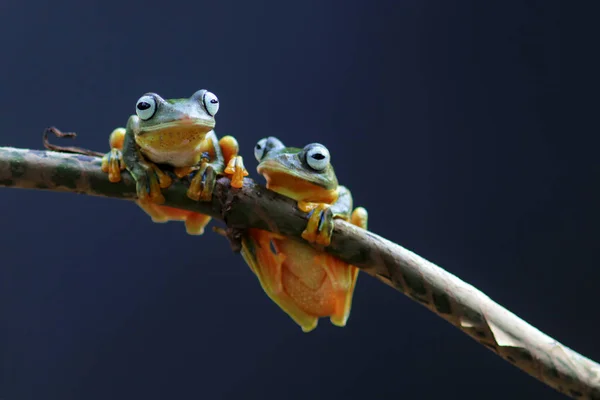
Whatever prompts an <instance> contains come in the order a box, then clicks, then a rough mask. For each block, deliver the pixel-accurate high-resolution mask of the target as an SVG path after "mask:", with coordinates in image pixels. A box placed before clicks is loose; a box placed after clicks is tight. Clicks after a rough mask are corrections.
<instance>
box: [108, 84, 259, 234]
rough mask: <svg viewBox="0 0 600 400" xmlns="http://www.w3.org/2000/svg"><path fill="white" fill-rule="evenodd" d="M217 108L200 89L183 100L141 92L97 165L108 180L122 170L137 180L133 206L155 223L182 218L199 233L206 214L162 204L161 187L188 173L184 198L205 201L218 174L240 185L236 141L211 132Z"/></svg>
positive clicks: (210, 95) (242, 170)
mask: <svg viewBox="0 0 600 400" xmlns="http://www.w3.org/2000/svg"><path fill="white" fill-rule="evenodd" d="M218 110H219V100H218V99H217V96H215V95H214V94H213V93H211V92H209V91H207V90H205V89H202V90H198V91H197V92H196V93H194V94H193V95H192V96H191V97H190V98H187V99H172V100H165V99H163V98H162V97H160V96H159V95H158V94H156V93H146V94H145V95H143V96H142V97H140V99H139V100H138V101H137V104H136V109H135V111H136V114H135V115H131V116H130V117H129V120H128V121H127V126H126V128H117V129H115V130H114V131H113V132H112V134H111V135H110V147H111V150H110V152H109V153H107V154H106V155H105V156H104V157H103V159H102V170H103V171H104V172H106V173H108V178H109V180H110V181H111V182H119V181H120V180H121V171H122V170H124V169H127V170H128V171H129V173H131V175H132V176H133V178H134V179H135V182H136V188H137V196H138V200H137V203H138V205H139V206H140V207H141V208H142V209H143V210H144V211H145V212H146V213H147V214H149V215H150V217H152V220H153V221H154V222H167V221H175V220H180V221H181V220H182V221H185V225H186V230H187V232H188V233H189V234H192V235H200V234H202V233H203V232H204V227H205V226H206V224H208V222H209V221H210V217H209V216H207V215H203V214H199V213H196V212H192V211H186V210H179V209H175V208H171V207H167V206H161V204H163V203H164V202H165V198H164V196H163V194H162V192H161V189H163V188H168V187H169V186H170V185H171V183H172V180H173V178H172V176H173V177H175V176H176V177H178V178H180V179H181V178H184V177H190V178H191V181H190V186H189V189H188V192H187V195H188V197H189V198H191V199H193V200H196V201H198V200H199V201H210V200H211V198H212V193H213V188H214V186H215V183H216V179H217V177H218V175H230V176H231V186H232V187H236V188H240V187H242V182H243V178H244V176H247V175H248V172H247V171H246V170H245V168H244V165H243V161H242V158H241V156H238V151H239V146H238V143H237V140H236V139H235V138H234V137H232V136H224V137H223V138H222V139H221V140H217V136H216V134H215V133H214V131H213V128H214V127H215V115H216V114H217V111H218Z"/></svg>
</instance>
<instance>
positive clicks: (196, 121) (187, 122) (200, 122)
mask: <svg viewBox="0 0 600 400" xmlns="http://www.w3.org/2000/svg"><path fill="white" fill-rule="evenodd" d="M177 126H178V127H181V126H206V127H208V128H211V129H212V128H214V127H215V121H212V120H209V119H200V118H190V119H181V120H176V121H171V122H165V123H162V124H158V125H154V126H148V127H144V129H143V130H142V131H141V132H140V134H142V135H143V134H144V133H150V132H154V131H159V130H162V129H165V128H173V127H177Z"/></svg>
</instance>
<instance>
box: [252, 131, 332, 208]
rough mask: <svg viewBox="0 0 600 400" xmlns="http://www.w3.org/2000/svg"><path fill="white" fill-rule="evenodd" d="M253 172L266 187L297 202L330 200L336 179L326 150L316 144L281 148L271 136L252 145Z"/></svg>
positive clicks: (281, 144) (279, 142)
mask: <svg viewBox="0 0 600 400" xmlns="http://www.w3.org/2000/svg"><path fill="white" fill-rule="evenodd" d="M254 156H255V157H256V159H257V160H258V162H259V164H258V167H257V171H258V173H259V174H262V175H263V176H264V177H265V179H266V180H267V189H270V190H273V191H275V192H277V193H280V194H282V195H284V196H287V197H290V198H292V199H294V200H297V201H308V202H323V203H330V204H331V203H333V202H334V201H335V200H336V199H337V196H338V181H337V178H336V176H335V172H334V171H333V167H332V166H331V163H330V159H331V156H330V155H329V150H327V148H326V147H325V146H323V145H322V144H319V143H311V144H309V145H306V146H305V147H304V148H303V149H298V148H293V147H285V146H284V145H283V143H282V142H281V141H280V140H279V139H277V138H275V137H268V138H264V139H261V140H260V141H259V142H258V143H257V144H256V146H255V147H254Z"/></svg>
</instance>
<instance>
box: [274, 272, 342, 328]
mask: <svg viewBox="0 0 600 400" xmlns="http://www.w3.org/2000/svg"><path fill="white" fill-rule="evenodd" d="M281 281H282V282H281V283H282V285H283V290H284V291H285V292H286V293H287V295H288V296H290V297H291V298H292V299H293V300H294V302H295V303H296V304H297V305H298V307H300V308H301V309H302V310H303V311H304V312H306V313H308V314H310V315H314V316H315V317H327V316H330V315H333V314H335V313H336V305H337V304H338V302H339V301H340V299H339V295H336V293H335V292H334V291H333V289H332V287H331V282H330V281H329V279H327V278H325V279H323V282H322V283H321V286H320V287H319V288H318V289H316V290H315V289H313V288H310V287H308V286H307V285H306V284H305V283H304V282H303V281H302V278H301V277H297V276H296V275H294V274H292V273H291V272H290V270H289V269H287V268H283V270H282V271H281Z"/></svg>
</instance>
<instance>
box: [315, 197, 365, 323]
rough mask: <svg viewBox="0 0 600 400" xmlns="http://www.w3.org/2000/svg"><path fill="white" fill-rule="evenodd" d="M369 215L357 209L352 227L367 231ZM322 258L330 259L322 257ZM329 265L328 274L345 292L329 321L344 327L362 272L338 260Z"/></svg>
mask: <svg viewBox="0 0 600 400" xmlns="http://www.w3.org/2000/svg"><path fill="white" fill-rule="evenodd" d="M367 220H368V213H367V210H366V209H365V208H363V207H357V208H356V209H355V210H354V211H353V212H352V216H351V217H350V222H351V223H352V225H355V226H358V227H360V228H363V229H367ZM321 257H330V256H328V255H327V256H326V255H322V256H321ZM324 265H328V267H329V268H328V271H327V272H328V274H330V276H331V277H332V278H333V279H335V281H334V282H337V284H338V288H337V289H338V290H341V291H342V292H343V295H342V297H341V298H340V301H338V304H337V307H336V312H335V313H334V315H332V316H331V317H330V318H329V320H330V321H331V323H332V324H333V325H336V326H340V327H343V326H345V325H346V322H347V321H348V317H349V316H350V309H351V308H352V297H353V295H354V288H355V287H356V280H357V278H358V272H359V271H360V270H359V269H358V268H356V267H355V266H353V265H349V264H346V263H344V262H342V261H340V260H338V259H335V261H333V262H332V261H331V260H329V261H328V262H327V261H326V264H324Z"/></svg>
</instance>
